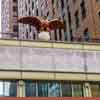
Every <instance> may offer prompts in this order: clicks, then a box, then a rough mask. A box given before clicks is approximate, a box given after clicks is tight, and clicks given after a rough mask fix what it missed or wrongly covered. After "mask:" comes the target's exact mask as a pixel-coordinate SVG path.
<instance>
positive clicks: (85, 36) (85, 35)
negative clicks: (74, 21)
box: [83, 28, 90, 41]
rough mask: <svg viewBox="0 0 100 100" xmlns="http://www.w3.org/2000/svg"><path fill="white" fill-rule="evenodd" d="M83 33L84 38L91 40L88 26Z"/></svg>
mask: <svg viewBox="0 0 100 100" xmlns="http://www.w3.org/2000/svg"><path fill="white" fill-rule="evenodd" d="M83 35H84V40H85V41H89V40H90V33H89V32H88V28H86V29H85V30H84V33H83Z"/></svg>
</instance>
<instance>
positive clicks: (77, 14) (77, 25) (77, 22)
mask: <svg viewBox="0 0 100 100" xmlns="http://www.w3.org/2000/svg"><path fill="white" fill-rule="evenodd" d="M75 24H76V29H77V28H78V27H79V12H78V10H77V11H76V12H75Z"/></svg>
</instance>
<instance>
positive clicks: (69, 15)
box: [67, 6, 71, 27]
mask: <svg viewBox="0 0 100 100" xmlns="http://www.w3.org/2000/svg"><path fill="white" fill-rule="evenodd" d="M67 10H68V22H69V27H71V13H70V10H69V6H68V7H67Z"/></svg>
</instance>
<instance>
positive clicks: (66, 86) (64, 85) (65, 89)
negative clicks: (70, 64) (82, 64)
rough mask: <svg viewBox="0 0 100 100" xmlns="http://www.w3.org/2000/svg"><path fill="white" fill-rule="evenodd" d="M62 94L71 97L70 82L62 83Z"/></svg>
mask: <svg viewBox="0 0 100 100" xmlns="http://www.w3.org/2000/svg"><path fill="white" fill-rule="evenodd" d="M61 87H62V96H67V97H71V96H72V88H71V83H67V82H65V83H62V85H61Z"/></svg>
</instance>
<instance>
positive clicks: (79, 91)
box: [72, 83, 83, 97]
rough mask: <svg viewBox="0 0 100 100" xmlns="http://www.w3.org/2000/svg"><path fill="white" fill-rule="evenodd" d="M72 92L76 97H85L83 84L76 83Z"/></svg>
mask: <svg viewBox="0 0 100 100" xmlns="http://www.w3.org/2000/svg"><path fill="white" fill-rule="evenodd" d="M72 90H73V91H72V92H73V96H75V97H82V96H83V85H82V84H78V83H74V84H72Z"/></svg>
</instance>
